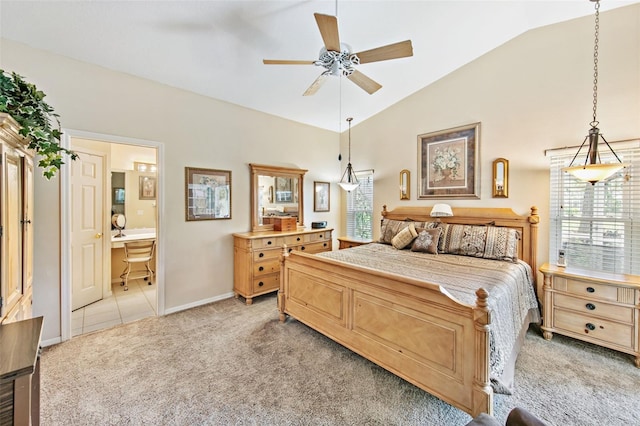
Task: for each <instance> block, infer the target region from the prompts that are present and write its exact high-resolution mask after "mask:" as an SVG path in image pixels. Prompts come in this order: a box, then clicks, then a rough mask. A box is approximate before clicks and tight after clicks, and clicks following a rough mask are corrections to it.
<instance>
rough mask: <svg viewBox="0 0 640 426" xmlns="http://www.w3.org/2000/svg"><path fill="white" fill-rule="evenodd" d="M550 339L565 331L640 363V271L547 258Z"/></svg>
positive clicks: (545, 327)
mask: <svg viewBox="0 0 640 426" xmlns="http://www.w3.org/2000/svg"><path fill="white" fill-rule="evenodd" d="M540 272H542V274H543V275H544V285H543V287H542V289H543V291H544V302H543V323H542V330H543V335H544V338H545V339H547V340H550V339H551V338H552V337H553V333H559V334H563V335H565V336H570V337H573V338H576V339H580V340H584V341H585V342H590V343H594V344H596V345H600V346H604V347H607V348H610V349H615V350H617V351H621V352H626V353H629V354H631V355H633V356H635V360H634V363H635V365H636V367H640V342H639V341H640V326H639V325H640V301H639V298H640V276H637V275H625V274H611V273H606V272H594V271H587V270H583V269H578V268H571V267H560V266H556V265H552V264H549V263H545V264H544V265H542V266H541V267H540Z"/></svg>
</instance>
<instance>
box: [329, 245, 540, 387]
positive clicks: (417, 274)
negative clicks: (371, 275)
mask: <svg viewBox="0 0 640 426" xmlns="http://www.w3.org/2000/svg"><path fill="white" fill-rule="evenodd" d="M318 256H322V257H328V258H331V259H334V260H337V261H341V262H346V263H350V264H355V265H359V266H363V267H368V268H371V269H376V270H382V271H385V272H390V273H394V274H397V275H401V276H405V277H411V278H416V279H420V280H423V281H427V282H430V283H433V284H438V285H440V286H442V287H443V288H444V289H446V291H447V292H448V293H449V294H450V295H451V296H452V297H454V298H455V299H456V300H458V301H460V302H463V303H466V304H469V305H475V303H476V294H475V292H476V290H477V289H479V288H480V287H482V288H484V289H485V290H487V292H488V293H489V307H490V308H491V309H492V311H493V314H492V323H491V328H490V333H489V336H490V345H491V355H490V368H491V382H492V385H493V387H494V390H495V391H496V392H498V393H505V392H507V393H508V388H509V386H508V385H506V384H503V383H502V382H501V380H500V377H501V376H502V373H503V371H504V369H505V366H506V364H507V362H508V360H509V357H510V355H511V353H512V350H513V348H514V344H515V343H516V340H517V338H518V335H519V333H520V331H521V330H522V328H523V325H525V322H528V321H531V322H539V321H540V311H539V308H538V303H537V300H536V295H535V292H534V286H533V279H532V271H531V267H530V266H529V265H528V264H527V263H525V262H522V261H518V262H517V263H513V262H506V261H498V260H488V259H481V258H475V257H469V256H459V255H451V254H437V255H433V254H427V253H421V252H412V251H410V250H397V249H395V248H393V247H392V246H390V245H386V244H377V243H373V244H367V245H362V246H358V247H353V248H350V249H346V250H337V251H331V252H325V253H321V254H318Z"/></svg>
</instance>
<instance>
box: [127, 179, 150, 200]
mask: <svg viewBox="0 0 640 426" xmlns="http://www.w3.org/2000/svg"><path fill="white" fill-rule="evenodd" d="M138 189H139V190H140V193H139V196H138V198H139V199H140V200H155V199H156V177H155V176H140V177H139V178H138ZM123 193H124V190H123ZM123 196H124V194H123Z"/></svg>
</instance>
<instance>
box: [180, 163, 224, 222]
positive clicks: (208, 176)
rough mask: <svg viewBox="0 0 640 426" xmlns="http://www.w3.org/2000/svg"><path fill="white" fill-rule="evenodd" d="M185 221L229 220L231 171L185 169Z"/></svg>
mask: <svg viewBox="0 0 640 426" xmlns="http://www.w3.org/2000/svg"><path fill="white" fill-rule="evenodd" d="M185 204H186V220H187V221H191V220H212V219H231V171H229V170H214V169H197V168H193V167H185Z"/></svg>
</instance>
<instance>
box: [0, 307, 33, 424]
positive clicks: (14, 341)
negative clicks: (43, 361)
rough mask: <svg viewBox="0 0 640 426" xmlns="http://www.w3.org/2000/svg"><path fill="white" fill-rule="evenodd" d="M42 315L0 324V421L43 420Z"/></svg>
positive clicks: (3, 422)
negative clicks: (41, 389)
mask: <svg viewBox="0 0 640 426" xmlns="http://www.w3.org/2000/svg"><path fill="white" fill-rule="evenodd" d="M41 337H42V317H37V318H31V319H27V320H22V321H16V322H12V323H9V324H3V325H0V425H1V426H5V425H34V426H35V425H39V424H40V339H41Z"/></svg>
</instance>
